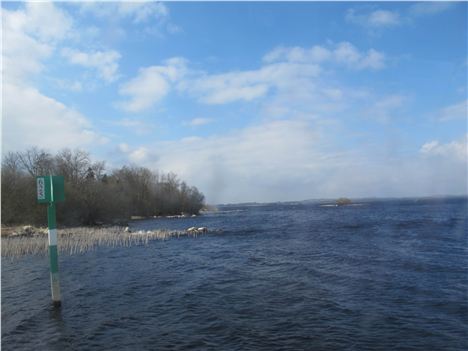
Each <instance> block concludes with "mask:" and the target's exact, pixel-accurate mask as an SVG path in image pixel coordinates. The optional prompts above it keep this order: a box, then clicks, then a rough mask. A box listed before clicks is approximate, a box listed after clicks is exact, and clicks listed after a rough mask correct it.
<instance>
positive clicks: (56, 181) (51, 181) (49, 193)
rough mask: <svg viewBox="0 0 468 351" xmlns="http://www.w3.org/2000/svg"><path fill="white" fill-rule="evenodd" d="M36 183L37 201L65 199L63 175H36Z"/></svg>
mask: <svg viewBox="0 0 468 351" xmlns="http://www.w3.org/2000/svg"><path fill="white" fill-rule="evenodd" d="M36 185H37V202H38V203H40V204H43V203H49V202H62V201H65V181H64V178H63V176H39V177H36Z"/></svg>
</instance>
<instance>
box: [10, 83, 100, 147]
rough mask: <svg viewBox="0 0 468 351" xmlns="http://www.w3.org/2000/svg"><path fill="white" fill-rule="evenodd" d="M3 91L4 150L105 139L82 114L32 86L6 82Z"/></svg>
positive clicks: (59, 145) (74, 145) (91, 143)
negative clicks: (20, 85)
mask: <svg viewBox="0 0 468 351" xmlns="http://www.w3.org/2000/svg"><path fill="white" fill-rule="evenodd" d="M3 92H4V103H3V109H4V111H3V128H2V139H3V149H4V151H9V150H12V151H15V150H22V149H24V148H27V147H30V146H38V147H42V148H46V149H51V150H58V149H61V148H64V147H69V148H74V147H82V146H89V145H95V144H102V143H105V142H106V139H105V138H103V137H102V136H100V135H99V134H98V133H96V132H95V131H94V129H93V126H92V125H91V123H90V122H89V121H88V120H87V119H86V118H85V117H84V116H83V115H81V114H80V113H79V112H77V111H75V110H73V109H70V108H68V107H67V106H65V105H64V104H62V103H60V102H58V101H56V100H54V99H52V98H49V97H47V96H44V95H42V94H41V93H40V92H39V91H38V90H36V89H34V88H30V87H19V86H15V85H12V84H8V83H7V84H4V89H3Z"/></svg>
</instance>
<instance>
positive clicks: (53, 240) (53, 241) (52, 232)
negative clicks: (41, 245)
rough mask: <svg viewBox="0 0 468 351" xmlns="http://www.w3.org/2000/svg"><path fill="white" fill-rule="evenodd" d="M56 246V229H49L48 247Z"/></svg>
mask: <svg viewBox="0 0 468 351" xmlns="http://www.w3.org/2000/svg"><path fill="white" fill-rule="evenodd" d="M51 245H57V229H49V246H51Z"/></svg>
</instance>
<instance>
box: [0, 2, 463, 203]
mask: <svg viewBox="0 0 468 351" xmlns="http://www.w3.org/2000/svg"><path fill="white" fill-rule="evenodd" d="M2 20H3V21H2V22H3V52H2V53H3V56H2V58H3V75H2V77H3V109H2V115H3V119H2V122H3V123H2V152H3V153H5V152H8V151H18V150H24V149H25V148H27V147H30V146H33V145H35V146H39V147H41V148H45V149H47V150H49V151H51V152H54V151H56V150H59V149H62V148H64V147H68V148H72V149H73V148H80V149H84V150H87V151H89V152H90V153H91V155H92V156H93V157H94V158H95V159H97V160H106V163H107V168H108V169H109V170H111V169H112V168H114V167H118V166H120V165H122V164H134V165H141V166H145V167H149V168H151V169H154V170H161V171H164V172H169V171H173V172H175V173H177V174H178V175H179V176H180V178H182V179H184V180H186V181H187V182H188V183H190V184H191V185H195V186H197V187H198V188H199V189H200V190H201V191H202V192H204V193H205V195H206V196H207V200H208V202H211V203H220V202H243V201H279V200H301V199H307V198H322V197H337V196H350V197H367V196H378V197H380V196H381V197H388V196H423V195H437V194H466V193H467V154H468V152H467V90H466V89H467V63H468V61H467V32H468V31H467V4H466V3H447V2H445V3H411V2H405V3H394V2H386V3H381V2H376V3H370V2H365V3H363V2H342V3H332V2H330V3H324V2H320V3H315V2H300V3H290V2H275V3H264V2H256V3H249V2H229V3H219V2H204V3H197V2H193V3H185V2H169V3H156V2H149V1H146V2H119V3H117V2H116V3H109V2H107V3H106V2H96V3H93V2H86V3H78V2H76V3H74V2H66V3H47V2H41V3H17V2H14V3H13V2H6V3H5V2H3V3H2Z"/></svg>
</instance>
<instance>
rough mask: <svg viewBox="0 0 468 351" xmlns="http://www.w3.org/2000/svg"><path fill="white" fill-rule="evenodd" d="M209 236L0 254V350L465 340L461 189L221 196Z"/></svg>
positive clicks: (324, 346)
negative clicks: (54, 304)
mask: <svg viewBox="0 0 468 351" xmlns="http://www.w3.org/2000/svg"><path fill="white" fill-rule="evenodd" d="M133 226H134V227H135V228H137V229H152V228H161V227H163V228H168V229H185V228H187V227H190V226H207V227H208V228H213V229H223V230H224V232H223V233H216V234H208V235H204V236H199V237H198V238H188V237H181V238H173V239H170V240H167V241H154V242H151V243H150V244H149V246H147V247H144V246H139V247H132V248H112V249H111V248H101V249H99V250H97V251H94V252H89V253H86V254H83V255H77V256H64V255H62V256H61V257H60V270H61V279H62V295H63V306H62V310H61V312H55V311H54V310H52V309H51V307H50V292H49V274H48V261H47V257H34V256H29V257H23V258H20V259H15V260H13V261H11V260H5V259H4V260H2V348H3V349H4V350H111V349H115V350H164V349H168V350H181V349H200V350H389V349H401V350H403V349H407V350H409V349H411V350H466V349H468V331H467V330H468V305H467V304H468V222H467V200H466V199H433V200H399V201H396V200H394V201H393V200H392V201H373V202H365V203H363V204H362V205H361V206H344V207H322V206H320V205H319V204H317V203H309V204H305V203H297V204H291V203H290V204H274V205H261V206H241V205H239V206H225V207H222V208H221V211H219V212H218V213H214V214H208V215H205V216H200V217H197V218H187V219H155V220H148V221H140V222H137V223H134V224H133Z"/></svg>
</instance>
